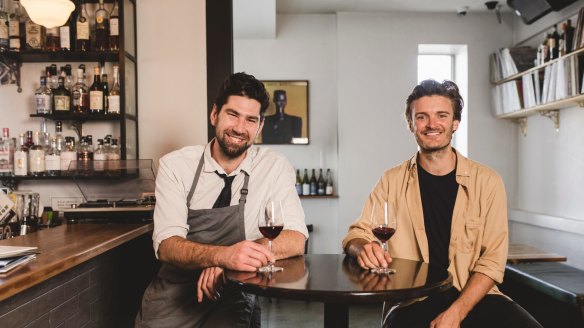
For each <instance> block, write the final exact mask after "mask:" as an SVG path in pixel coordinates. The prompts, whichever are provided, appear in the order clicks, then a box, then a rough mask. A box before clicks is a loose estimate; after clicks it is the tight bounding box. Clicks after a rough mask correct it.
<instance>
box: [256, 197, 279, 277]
mask: <svg viewBox="0 0 584 328" xmlns="http://www.w3.org/2000/svg"><path fill="white" fill-rule="evenodd" d="M264 214H265V215H264V216H263V217H260V218H259V219H258V229H259V230H260V233H261V234H262V235H263V236H264V237H265V238H266V239H268V248H269V249H270V251H272V240H274V239H276V237H278V235H280V232H282V230H283V229H284V208H283V206H282V202H281V201H275V200H270V201H268V202H267V204H266V207H265V212H264ZM282 270H284V269H283V268H281V267H277V266H274V263H272V262H270V263H268V265H266V266H264V267H261V268H259V269H258V271H259V272H270V273H271V272H278V271H282Z"/></svg>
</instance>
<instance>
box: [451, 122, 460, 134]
mask: <svg viewBox="0 0 584 328" xmlns="http://www.w3.org/2000/svg"><path fill="white" fill-rule="evenodd" d="M459 124H460V121H459V120H454V122H452V133H454V132H456V130H458V125H459Z"/></svg>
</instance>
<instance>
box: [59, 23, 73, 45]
mask: <svg viewBox="0 0 584 328" xmlns="http://www.w3.org/2000/svg"><path fill="white" fill-rule="evenodd" d="M59 33H60V34H61V49H63V48H65V49H69V50H71V34H70V33H69V25H64V26H61V27H60V28H59Z"/></svg>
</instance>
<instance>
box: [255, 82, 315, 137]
mask: <svg viewBox="0 0 584 328" xmlns="http://www.w3.org/2000/svg"><path fill="white" fill-rule="evenodd" d="M262 82H263V83H264V85H265V87H266V90H267V91H268V93H269V94H270V106H269V107H268V109H267V110H266V112H265V114H264V127H263V129H262V132H261V133H259V134H258V135H257V137H256V140H255V143H256V144H267V145H308V144H309V129H308V127H309V116H308V80H264V81H262Z"/></svg>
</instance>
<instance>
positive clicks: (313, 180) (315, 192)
mask: <svg viewBox="0 0 584 328" xmlns="http://www.w3.org/2000/svg"><path fill="white" fill-rule="evenodd" d="M310 194H311V195H313V196H314V195H318V184H317V182H316V173H315V171H314V169H312V176H311V177H310Z"/></svg>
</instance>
